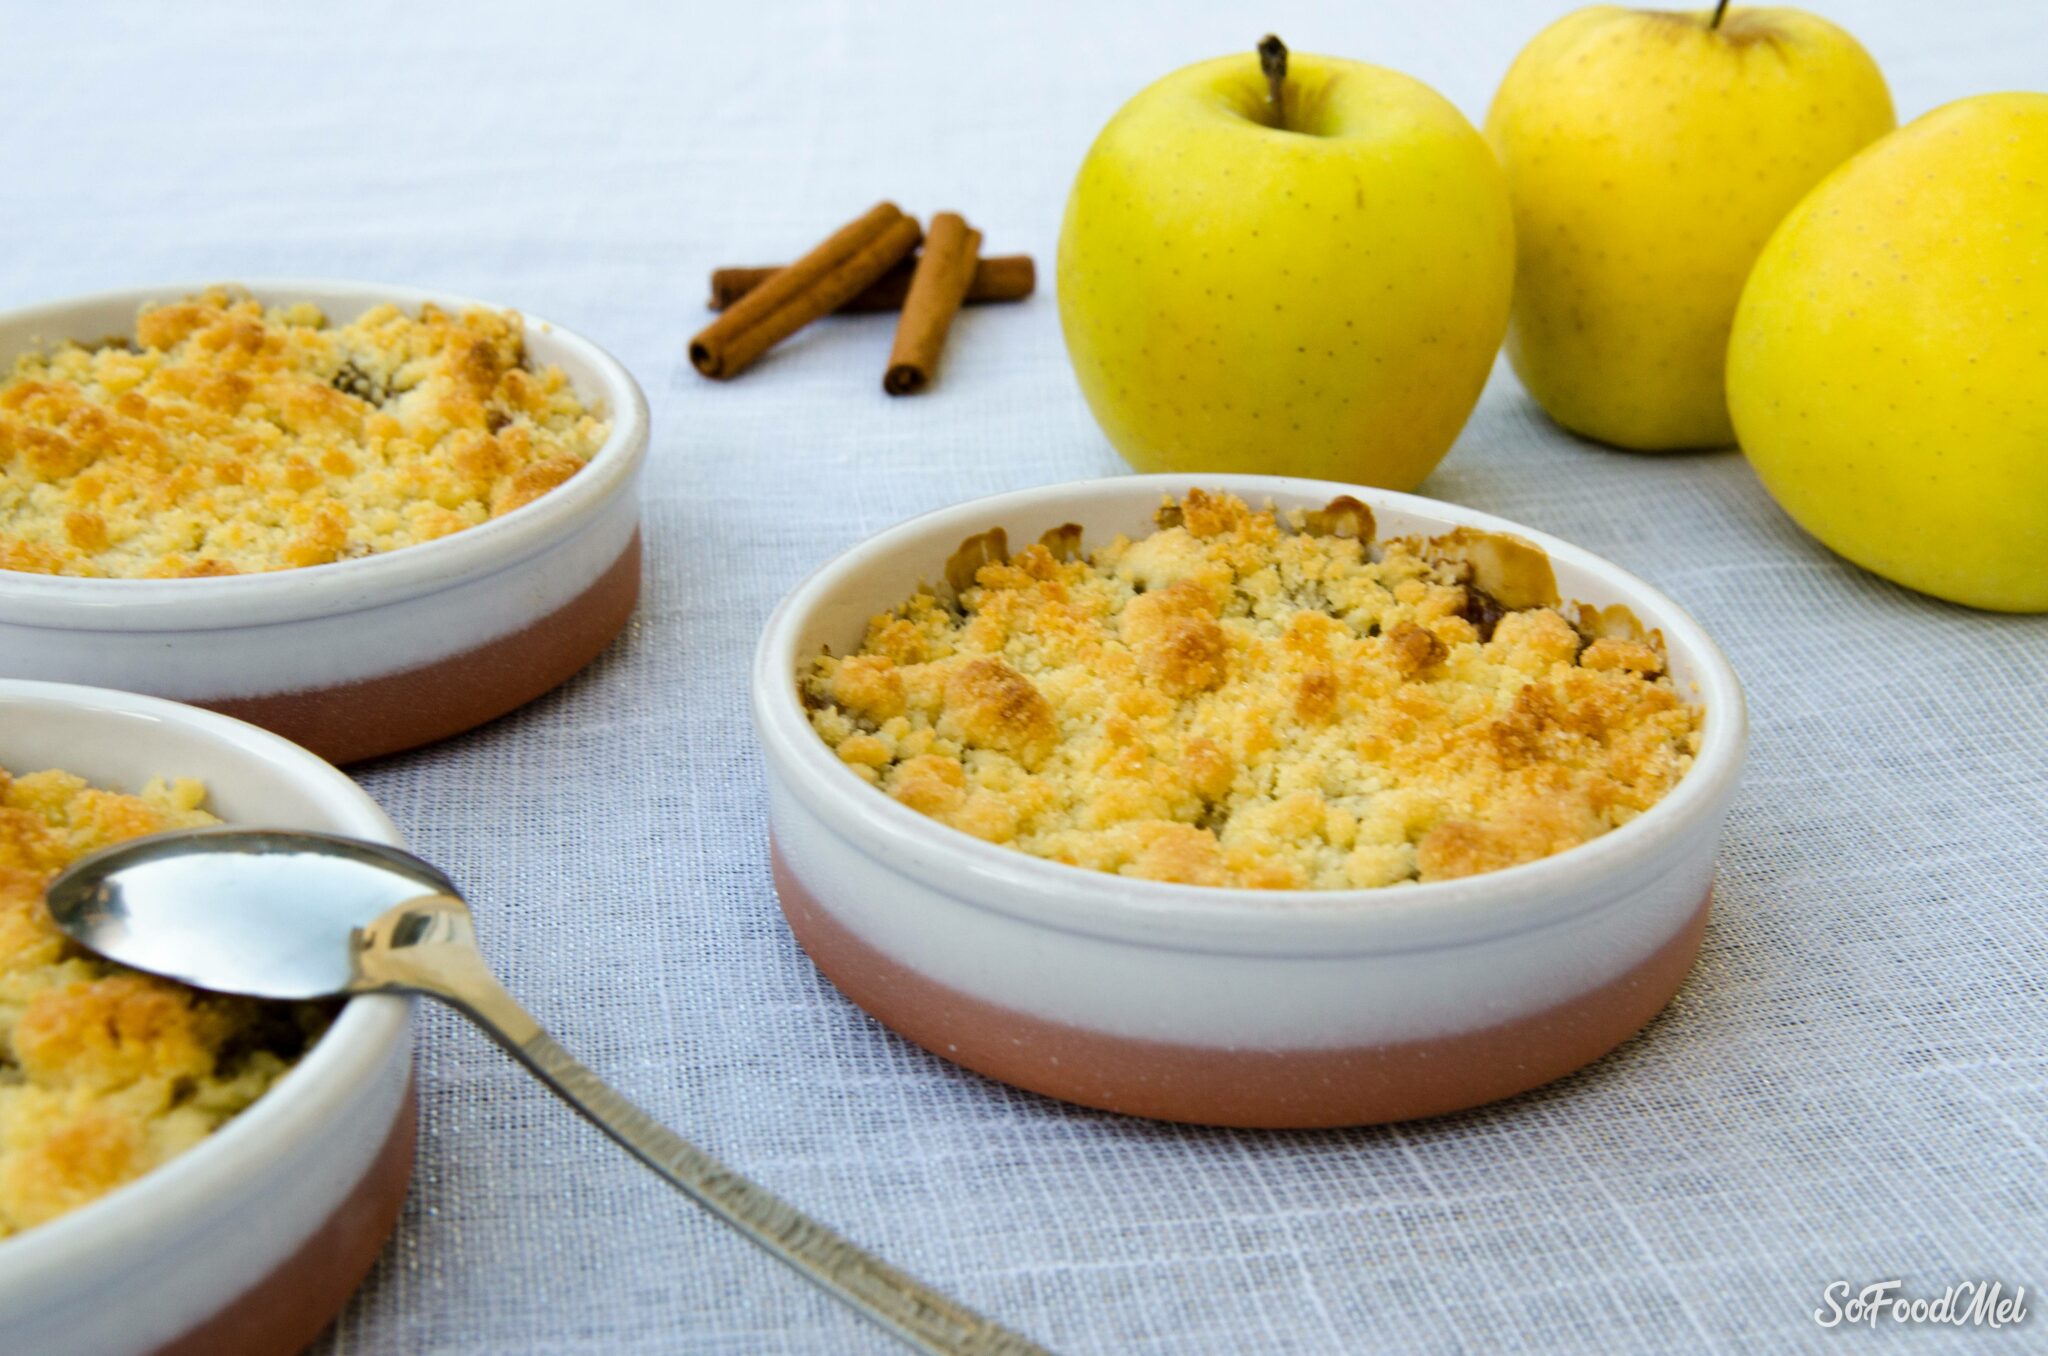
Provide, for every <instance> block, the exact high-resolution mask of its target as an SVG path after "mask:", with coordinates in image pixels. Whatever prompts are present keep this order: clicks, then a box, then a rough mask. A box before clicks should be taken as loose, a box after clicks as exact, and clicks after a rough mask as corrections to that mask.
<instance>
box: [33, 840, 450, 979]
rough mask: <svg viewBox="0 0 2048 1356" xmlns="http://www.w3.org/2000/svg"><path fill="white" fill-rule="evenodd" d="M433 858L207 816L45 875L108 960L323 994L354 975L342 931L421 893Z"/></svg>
mask: <svg viewBox="0 0 2048 1356" xmlns="http://www.w3.org/2000/svg"><path fill="white" fill-rule="evenodd" d="M454 894H456V889H455V884H454V882H452V881H450V880H449V879H448V877H447V876H445V875H443V874H442V873H441V872H440V871H438V870H436V869H435V868H434V867H432V866H429V865H428V864H427V863H426V862H423V861H421V860H420V859H419V858H417V857H415V856H413V855H412V854H411V853H409V852H402V851H400V850H399V849H397V848H394V847H389V846H387V845H385V844H383V843H371V842H364V841H361V840H358V839H353V838H341V837H336V836H334V835H330V834H316V833H285V832H277V831H264V830H249V829H237V828H205V829H189V830H181V831H179V832H175V833H160V834H151V835H150V836H148V837H146V838H135V839H130V840H129V841H128V842H125V843H117V844H115V845H114V846H113V847H110V848H105V849H102V850H101V851H99V852H96V853H93V854H92V855H91V856H88V857H83V858H80V859H79V860H78V861H76V862H74V863H73V864H72V865H71V867H70V869H68V870H67V871H65V872H64V873H63V874H62V875H60V876H58V877H57V879H56V880H54V881H52V882H51V883H50V886H49V888H48V890H47V891H45V893H44V903H45V904H46V905H47V906H48V907H49V910H50V916H51V918H53V919H54V920H55V921H56V923H57V926H58V927H60V928H62V929H63V930H64V931H65V932H66V933H68V934H70V936H71V937H72V938H73V939H75V940H76V941H78V942H79V943H80V944H81V945H83V946H86V947H88V948H90V949H91V950H93V951H96V952H98V953H99V954H100V955H102V956H105V957H106V958H107V959H109V960H114V961H119V962H120V963H121V964H123V965H128V966H133V967H134V968H135V969H138V970H148V971H151V972H152V973H155V974H160V975H164V976H166V977H168V978H171V979H176V980H181V981H183V982H184V983H187V984H193V985H197V986H198V987H200V988H202V989H215V990H219V991H220V992H223V993H239V994H247V995H249V996H250V997H252V998H278V999H304V998H327V997H331V996H333V995H335V994H341V993H347V992H349V991H350V990H351V988H352V986H353V985H354V984H355V982H356V971H355V966H354V964H353V963H352V959H351V954H352V953H351V942H350V939H351V938H352V937H353V936H354V935H355V934H356V933H357V932H359V931H360V930H361V929H363V928H366V927H368V926H369V925H370V924H371V923H373V922H375V921H376V919H377V917H378V915H380V914H382V913H384V912H385V911H386V910H388V909H390V908H392V907H393V906H394V905H398V904H403V903H405V902H406V901H407V900H410V899H418V898H420V897H421V896H423V895H454Z"/></svg>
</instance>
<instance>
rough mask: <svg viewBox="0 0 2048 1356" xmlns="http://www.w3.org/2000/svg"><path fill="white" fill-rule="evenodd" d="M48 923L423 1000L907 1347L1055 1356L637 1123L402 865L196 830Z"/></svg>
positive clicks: (139, 857) (209, 975)
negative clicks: (454, 1014) (451, 1014)
mask: <svg viewBox="0 0 2048 1356" xmlns="http://www.w3.org/2000/svg"><path fill="white" fill-rule="evenodd" d="M46 899H47V902H48V904H49V909H50V916H51V917H52V918H54V919H55V920H56V923H57V926H58V927H60V928H62V929H63V930H64V931H65V932H66V933H68V934H69V935H70V936H71V937H72V938H73V939H74V940H76V941H77V942H79V943H80V944H81V945H83V946H86V947H88V948H90V949H91V950H93V951H96V952H98V953H99V954H100V955H102V956H105V957H107V958H108V959H110V960H115V961H119V962H120V963H121V964H123V965H128V966H132V967H134V968H135V969H137V970H147V971H150V972H152V973H154V974H159V975H165V976H168V977H170V978H172V979H178V980H183V981H184V982H186V983H188V984H194V985H197V986H199V987H200V988H203V989H215V990H219V991H221V992H223V993H239V994H248V995H250V996H252V997H257V998H298V999H304V998H328V997H334V996H337V995H342V994H359V993H421V994H426V995H427V996H429V997H431V998H438V999H440V1000H441V1001H442V1002H444V1003H447V1004H449V1005H451V1006H453V1007H454V1008H456V1009H457V1010H458V1011H460V1012H461V1013H462V1014H463V1015H464V1016H466V1017H468V1018H469V1019H470V1020H471V1021H473V1022H475V1023H476V1024H477V1025H478V1026H480V1027H482V1028H483V1029H484V1030H485V1032H487V1033H488V1034H489V1035H490V1037H491V1039H492V1040H495V1041H496V1042H497V1043H498V1044H499V1045H501V1046H503V1047H504V1048H505V1049H506V1050H507V1051H508V1052H510V1053H511V1054H512V1055H513V1057H514V1058H516V1059H518V1060H519V1061H520V1062H521V1063H522V1064H524V1065H526V1067H527V1068H528V1069H530V1070H531V1071H532V1072H533V1073H534V1074H536V1075H537V1076H538V1077H539V1078H540V1080H541V1081H542V1082H543V1083H546V1084H547V1085H548V1086H549V1087H550V1088H553V1089H554V1090H555V1092H556V1094H557V1095H558V1096H560V1097H561V1098H562V1100H563V1101H565V1102H567V1103H568V1104H569V1105H570V1106H572V1107H575V1108H576V1110H578V1111H580V1112H582V1113H583V1115H585V1116H586V1117H588V1118H589V1119H590V1120H591V1121H592V1122H593V1123H594V1124H595V1125H596V1126H597V1128H598V1129H600V1130H602V1131H604V1132H605V1133H606V1134H607V1135H610V1136H611V1137H612V1138H613V1139H615V1140H617V1141H618V1142H619V1143H620V1144H622V1145H624V1146H625V1147H626V1149H627V1150H628V1151H629V1152H631V1153H632V1154H633V1156H634V1157H636V1158H638V1159H639V1160H640V1161H641V1162H643V1163H645V1164H646V1165H647V1166H648V1167H650V1168H652V1169H654V1170H655V1171H656V1172H658V1173H660V1174H661V1175H662V1176H663V1177H665V1178H667V1179H668V1182H669V1184H670V1185H671V1186H674V1187H675V1188H676V1189H677V1190H679V1191H681V1192H683V1193H684V1194H685V1195H687V1196H689V1197H690V1198H691V1199H693V1200H695V1201H696V1202H697V1203H698V1204H699V1205H702V1206H703V1207H705V1208H706V1209H707V1210H709V1211H711V1213H713V1214H714V1215H717V1216H718V1217H719V1218H720V1219H722V1220H724V1221H725V1222H726V1223H727V1224H730V1225H732V1226H733V1227H734V1228H735V1229H738V1230H739V1231H740V1232H741V1233H743V1234H745V1235H746V1236H747V1237H748V1238H750V1239H752V1240H753V1241H754V1242H756V1243H758V1244H760V1245H761V1246H762V1247H763V1248H766V1249H767V1250H768V1251H769V1252H771V1253H773V1254H774V1255H775V1256H777V1257H779V1258H781V1259H782V1260H783V1261H785V1262H787V1263H789V1265H791V1266H792V1267H795V1268H796V1269H797V1270H798V1271H799V1272H801V1273H802V1274H803V1275H804V1276H805V1277H806V1278H808V1279H809V1280H811V1281H812V1282H814V1283H815V1284H817V1285H818V1286H820V1287H822V1288H824V1289H825V1290H828V1291H830V1292H831V1293H832V1294H834V1295H836V1296H838V1297H839V1298H840V1299H842V1300H844V1301H845V1302H846V1303H848V1304H850V1305H852V1306H853V1307H854V1308H855V1309H857V1310H859V1311H860V1312H861V1313H863V1314H865V1315H867V1316H868V1317H869V1318H871V1319H873V1320H875V1322H877V1323H879V1324H881V1325H882V1326H883V1327H884V1328H887V1329H888V1330H889V1331H890V1332H892V1333H894V1334H895V1335H896V1336H898V1337H900V1338H902V1339H903V1340H904V1341H906V1342H908V1343H909V1344H910V1345H912V1346H914V1347H917V1348H920V1349H921V1350H924V1351H929V1352H947V1353H951V1352H961V1353H977V1354H980V1353H987V1354H988V1356H1025V1354H1026V1353H1038V1356H1044V1352H1043V1349H1042V1348H1040V1347H1038V1346H1037V1345H1035V1344H1034V1343H1032V1342H1031V1341H1029V1340H1028V1339H1026V1338H1024V1337H1021V1336H1019V1335H1017V1334H1016V1333H1013V1332H1010V1331H1009V1330H1008V1329H1005V1328H1002V1327H999V1326H997V1325H996V1324H994V1323H992V1322H990V1321H989V1320H988V1319H986V1318H983V1317H982V1316H981V1315H979V1314H977V1313H975V1312H974V1311H973V1310H971V1309H969V1308H967V1307H966V1306H964V1305H961V1304H958V1303H955V1302H954V1301H953V1300H950V1299H948V1298H947V1297H946V1296H944V1295H942V1294H940V1293H939V1292H938V1291H936V1290H933V1289H931V1288H929V1287H928V1286H926V1285H924V1284H923V1283H922V1282H920V1281H918V1280H916V1279H914V1278H912V1277H910V1276H907V1275H905V1274H904V1273H903V1272H900V1271H898V1270H896V1268H894V1267H892V1266H890V1265H889V1264H888V1263H886V1262H884V1261H882V1260H881V1259H880V1258H878V1257H876V1256H874V1255H873V1254H871V1253H869V1252H867V1251H865V1250H863V1249H862V1248H859V1247H857V1246H855V1245H854V1244H853V1243H852V1242H850V1241H848V1240H847V1239H845V1238H842V1237H841V1236H840V1235H839V1234H837V1233H835V1232H834V1231H833V1230H831V1229H829V1228H827V1227H826V1226H825V1225H823V1224H820V1223H819V1222H818V1221H816V1220H814V1219H811V1218H810V1217H809V1216H807V1215H805V1214H803V1213H802V1212H801V1211H799V1210H797V1209H796V1208H795V1207H793V1206H790V1205H788V1204H787V1203H785V1202H783V1201H781V1200H779V1199H777V1198H776V1197H775V1196H772V1195H770V1194H769V1193H768V1192H766V1191H764V1190H762V1189H761V1188H760V1187H757V1186H755V1185H754V1184H753V1183H752V1182H749V1181H748V1180H747V1179H746V1178H744V1177H742V1176H740V1175H739V1174H738V1173H736V1172H734V1171H732V1170H731V1169H730V1168H727V1167H725V1166H723V1165H722V1164H720V1163H719V1162H718V1161H717V1160H716V1159H714V1158H712V1157H711V1156H710V1155H709V1154H707V1153H705V1152H704V1151H703V1150H702V1149H699V1148H697V1147H696V1146H695V1145H693V1144H691V1143H689V1142H688V1141H686V1140H684V1139H683V1138H681V1137H680V1136H678V1135H676V1134H674V1133H672V1132H671V1131H669V1130H668V1129H666V1128H665V1127H663V1126H662V1125H661V1124H659V1123H658V1122H657V1121H655V1120H654V1119H653V1118H652V1117H651V1116H649V1115H648V1114H647V1113H646V1112H644V1111H642V1110H640V1108H639V1107H636V1106H634V1105H633V1104H632V1103H631V1102H629V1101H627V1100H626V1099H625V1098H624V1097H621V1096H620V1095H619V1094H618V1093H617V1092H615V1091H613V1090H612V1088H611V1087H610V1086H609V1085H608V1084H607V1083H605V1081H604V1080H603V1079H601V1078H599V1077H598V1076H597V1075H596V1074H594V1073H592V1072H591V1071H590V1070H589V1069H588V1068H586V1067H584V1066H583V1065H582V1064H581V1063H579V1062H578V1061H577V1060H576V1059H575V1058H574V1057H573V1056H571V1055H570V1054H569V1052H568V1051H566V1050H564V1049H563V1048H562V1047H561V1046H559V1045H557V1044H556V1043H555V1041H554V1039H553V1038H552V1037H550V1036H549V1035H548V1034H547V1032H545V1031H543V1030H541V1026H540V1023H539V1022H537V1021H535V1020H534V1019H533V1017H532V1016H531V1015H530V1014H528V1013H527V1011H526V1009H524V1008H522V1007H520V1006H519V1003H518V1002H517V1000H515V999H514V998H513V997H512V995H511V994H510V993H507V992H506V991H505V988H504V986H503V985H501V984H499V983H498V981H497V978H496V977H495V976H494V975H492V973H491V971H490V967H489V966H488V965H486V964H485V962H484V958H483V953H482V952H480V951H478V950H477V946H476V929H475V926H474V924H473V922H472V920H471V918H470V912H469V906H468V905H467V904H465V903H464V902H463V900H462V897H461V895H460V894H459V893H458V892H457V891H456V888H455V885H454V883H453V882H452V881H450V880H449V879H448V878H447V877H446V876H444V875H442V874H441V873H440V872H439V871H437V870H435V869H434V868H433V867H431V866H429V865H428V864H427V863H425V862H423V861H421V860H420V859H419V858H417V857H415V856H413V855H412V854H411V853H409V852H401V851H400V850H398V849H397V848H391V847H385V846H384V845H382V844H380V843H365V842H358V841H357V840H355V839H352V838H338V837H332V836H330V835H327V834H319V833H286V832H277V831H269V830H261V829H235V828H210V829H188V830H181V831H179V832H176V833H163V834H156V835H153V836H151V837H148V838H137V839H133V840H131V841H129V842H126V843H121V844H118V845H116V846H114V847H111V848H107V849H105V850H104V851H101V852H96V853H94V854H92V855H91V856H89V857H85V858H83V859H81V860H79V861H77V862H75V863H73V864H72V866H71V867H70V869H69V870H67V871H65V872H64V873H63V874H62V875H60V876H58V877H57V879H56V880H54V881H52V882H51V883H50V887H49V890H48V891H47V893H46Z"/></svg>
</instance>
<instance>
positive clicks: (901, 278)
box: [707, 254, 1038, 315]
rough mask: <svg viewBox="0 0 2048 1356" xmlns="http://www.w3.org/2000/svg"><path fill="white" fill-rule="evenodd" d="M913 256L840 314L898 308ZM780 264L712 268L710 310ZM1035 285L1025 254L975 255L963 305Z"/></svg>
mask: <svg viewBox="0 0 2048 1356" xmlns="http://www.w3.org/2000/svg"><path fill="white" fill-rule="evenodd" d="M915 268H916V263H915V261H914V260H909V259H906V260H904V261H903V262H902V263H900V264H898V265H896V267H894V268H892V269H890V270H889V271H888V272H887V273H884V274H883V275H882V276H881V277H880V278H878V279H876V280H875V282H874V284H873V285H872V286H870V287H869V288H868V289H867V290H866V291H864V292H862V293H861V294H860V295H859V296H857V297H855V298H854V299H853V300H852V301H849V302H847V303H846V304H845V305H844V306H842V307H840V308H839V314H840V315H862V314H867V313H871V312H875V311H900V310H902V309H903V299H904V298H905V297H906V296H908V295H909V294H910V275H911V273H912V272H913V271H914V269H915ZM781 271H782V269H781V266H779V265H773V264H771V265H769V266H767V267H765V268H718V269H713V270H712V271H711V300H710V302H709V303H707V304H708V305H709V306H710V307H711V309H712V310H714V311H723V310H726V309H727V308H728V307H730V306H732V305H733V304H734V303H735V302H737V301H738V300H739V299H740V298H741V297H743V296H745V295H747V293H749V292H751V291H753V290H754V289H755V288H757V287H759V286H760V285H761V284H762V283H764V282H766V281H768V279H770V278H772V277H774V276H775V275H776V274H777V273H779V272H781ZM1037 286H1038V269H1037V266H1036V265H1034V264H1033V263H1032V262H1031V256H1030V255H1028V254H994V255H990V256H988V257H987V258H984V259H978V260H976V261H975V264H974V277H973V279H972V280H971V281H970V282H969V283H968V284H967V296H966V298H965V303H966V304H967V305H969V306H976V305H980V304H982V303H984V302H991V301H1022V300H1023V299H1024V298H1026V297H1028V296H1030V295H1031V293H1032V292H1033V291H1034V290H1035V289H1036V288H1037Z"/></svg>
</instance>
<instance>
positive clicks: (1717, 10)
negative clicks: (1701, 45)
mask: <svg viewBox="0 0 2048 1356" xmlns="http://www.w3.org/2000/svg"><path fill="white" fill-rule="evenodd" d="M1727 12H1728V0H1720V3H1719V4H1717V5H1715V6H1714V17H1713V18H1711V19H1709V20H1708V21H1707V31H1708V32H1709V33H1711V32H1713V31H1714V30H1715V29H1717V28H1719V27H1720V26H1721V16H1722V15H1724V14H1726V13H1727Z"/></svg>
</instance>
